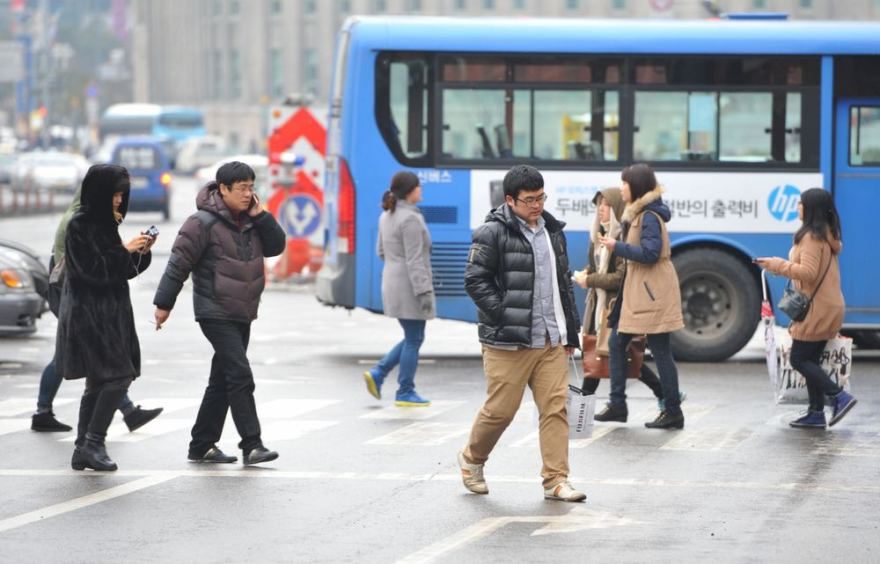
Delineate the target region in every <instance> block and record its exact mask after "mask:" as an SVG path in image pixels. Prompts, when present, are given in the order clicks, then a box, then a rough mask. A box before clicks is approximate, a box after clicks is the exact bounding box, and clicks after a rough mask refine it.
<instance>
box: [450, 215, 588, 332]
mask: <svg viewBox="0 0 880 564" xmlns="http://www.w3.org/2000/svg"><path fill="white" fill-rule="evenodd" d="M543 217H544V222H545V224H544V226H545V230H546V232H547V233H548V234H549V236H550V241H551V243H552V245H553V252H554V254H555V255H556V275H557V279H558V281H559V294H560V299H561V301H562V309H563V310H565V312H564V313H565V321H566V331H567V333H568V342H567V343H566V345H567V346H570V347H578V346H579V344H578V333H579V331H580V322H579V321H578V312H577V307H576V306H575V301H574V291H573V290H572V287H571V272H569V267H568V251H567V247H566V241H565V234H563V233H562V228H563V227H565V223H563V222H561V221H558V220H557V219H556V218H554V217H553V216H552V215H550V214H549V213H547V212H546V211H545V212H544V213H543ZM534 283H535V258H534V255H533V253H532V246H531V244H530V243H529V241H528V239H526V237H525V235H523V233H522V231H521V229H520V224H519V221H518V220H517V219H516V216H515V215H514V214H513V212H512V211H511V210H510V207H509V206H508V205H507V204H501V205H500V206H498V207H497V208H496V209H494V210H492V211H491V212H489V215H488V216H486V222H485V223H484V224H483V225H481V226H480V227H478V228H477V229H475V230H474V233H473V243H472V244H471V249H470V252H469V253H468V264H467V267H466V268H465V273H464V286H465V290H467V293H468V295H469V296H470V297H471V299H472V300H474V303H475V304H476V305H477V317H478V319H479V329H478V331H479V337H480V342H482V343H486V344H488V345H503V346H510V345H517V346H522V347H528V346H529V345H530V344H531V331H532V293H533V290H534Z"/></svg>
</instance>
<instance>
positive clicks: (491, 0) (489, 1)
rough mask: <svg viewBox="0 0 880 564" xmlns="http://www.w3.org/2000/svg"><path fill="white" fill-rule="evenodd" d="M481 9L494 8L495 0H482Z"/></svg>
mask: <svg viewBox="0 0 880 564" xmlns="http://www.w3.org/2000/svg"><path fill="white" fill-rule="evenodd" d="M483 9H484V10H494V9H495V0H483Z"/></svg>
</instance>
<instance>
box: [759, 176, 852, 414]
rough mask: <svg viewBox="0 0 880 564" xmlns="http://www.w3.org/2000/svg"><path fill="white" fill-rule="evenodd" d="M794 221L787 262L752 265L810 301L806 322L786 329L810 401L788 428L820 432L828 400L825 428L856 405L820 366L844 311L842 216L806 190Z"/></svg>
mask: <svg viewBox="0 0 880 564" xmlns="http://www.w3.org/2000/svg"><path fill="white" fill-rule="evenodd" d="M798 217H799V218H800V220H801V227H800V229H798V230H797V232H796V233H795V234H794V246H792V248H791V250H790V251H789V253H788V260H785V259H783V258H781V257H761V258H756V259H755V262H756V263H757V264H758V265H760V266H761V268H764V269H766V270H767V271H768V272H772V273H773V274H779V275H782V276H785V277H786V278H789V279H790V280H792V281H793V282H794V286H795V288H796V289H797V290H799V291H800V292H803V293H804V294H806V295H807V296H809V297H811V298H812V303H811V304H810V308H809V309H808V310H807V315H806V317H805V318H804V319H802V320H801V321H792V323H791V325H789V327H788V332H789V333H790V334H791V340H792V343H791V366H792V368H794V369H795V370H797V371H798V372H800V373H801V374H802V375H803V376H804V379H805V380H806V381H807V393H808V394H809V398H810V403H809V408H808V410H807V413H806V414H805V415H803V416H802V417H800V418H798V419H795V420H794V421H791V422H790V423H789V425H791V426H792V427H795V428H808V429H809V428H819V429H824V428H825V426H826V422H825V398H826V397H827V398H829V399H830V402H831V408H832V411H831V419H830V420H829V421H828V422H827V425H828V426H832V425H835V424H837V423H838V422H839V421H840V420H841V419H843V417H844V416H845V415H846V414H847V413H849V411H850V410H851V409H852V408H853V406H855V404H856V398H854V397H853V396H852V395H851V394H849V393H848V392H846V391H844V390H843V389H842V388H841V387H840V386H839V385H837V383H835V382H834V380H832V379H831V378H830V377H829V376H828V374H826V373H825V371H824V370H822V367H821V365H820V363H819V358H820V357H821V355H822V351H823V350H825V344H826V343H827V342H828V339H833V338H834V337H836V336H837V333H838V331H840V327H841V326H842V325H843V314H844V307H845V306H844V301H843V292H841V290H840V265H839V263H838V258H837V257H838V256H839V255H840V252H841V250H842V249H843V242H842V236H841V226H840V216H839V215H838V214H837V208H836V207H835V206H834V199H833V198H832V197H831V194H829V193H828V192H826V191H825V190H823V189H822V188H810V189H809V190H807V191H805V192H804V193H803V194H801V201H800V203H799V204H798Z"/></svg>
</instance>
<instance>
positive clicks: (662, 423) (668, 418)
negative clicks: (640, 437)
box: [645, 411, 684, 429]
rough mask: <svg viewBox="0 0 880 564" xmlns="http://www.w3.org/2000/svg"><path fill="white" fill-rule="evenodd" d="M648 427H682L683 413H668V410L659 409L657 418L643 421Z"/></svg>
mask: <svg viewBox="0 0 880 564" xmlns="http://www.w3.org/2000/svg"><path fill="white" fill-rule="evenodd" d="M645 427H647V428H648V429H684V413H682V412H680V411H679V412H678V413H677V414H670V413H669V412H668V411H661V412H660V415H658V416H657V419H655V420H653V421H648V422H647V423H645Z"/></svg>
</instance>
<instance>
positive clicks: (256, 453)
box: [153, 161, 287, 464]
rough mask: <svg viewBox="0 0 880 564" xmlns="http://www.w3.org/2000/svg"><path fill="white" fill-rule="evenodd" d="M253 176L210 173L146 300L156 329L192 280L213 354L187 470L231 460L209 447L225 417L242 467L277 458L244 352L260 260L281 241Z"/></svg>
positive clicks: (226, 168) (233, 167)
mask: <svg viewBox="0 0 880 564" xmlns="http://www.w3.org/2000/svg"><path fill="white" fill-rule="evenodd" d="M254 176H255V175H254V171H253V169H252V168H251V167H250V166H248V165H246V164H244V163H242V162H238V161H233V162H230V163H226V164H224V165H223V166H221V167H220V168H219V169H218V170H217V177H216V178H217V180H216V182H211V183H209V184H208V185H206V186H205V187H204V188H202V190H201V191H200V192H199V195H198V196H197V197H196V206H197V207H198V208H199V211H198V212H196V213H194V214H193V215H191V216H190V217H189V218H187V220H186V221H185V222H184V224H183V226H182V227H181V228H180V232H179V233H178V234H177V239H175V240H174V246H173V247H172V248H171V258H170V259H168V266H167V267H166V268H165V274H164V275H163V276H162V280H161V281H160V282H159V288H158V289H157V290H156V297H155V298H154V299H153V303H154V304H155V305H156V329H160V328H161V327H162V324H163V323H165V322H166V321H167V320H168V316H169V315H170V314H171V309H172V308H173V307H174V303H175V301H176V300H177V295H178V294H179V293H180V289H181V288H182V287H183V282H184V281H185V280H186V279H187V277H188V276H189V275H190V273H192V275H193V309H194V310H195V314H196V321H198V322H199V325H200V326H201V328H202V333H204V334H205V337H207V338H208V340H209V341H210V342H211V346H212V347H213V348H214V358H213V360H212V361H211V377H210V380H209V381H208V387H207V389H206V390H205V395H204V397H203V398H202V405H201V407H200V408H199V414H198V416H196V422H195V425H193V428H192V441H191V442H190V444H189V456H188V458H189V459H190V460H192V461H194V462H224V463H229V462H235V461H236V460H237V459H236V457H234V456H230V455H227V454H225V453H223V452H222V451H221V450H220V449H219V448H217V444H216V443H217V441H219V440H220V435H221V434H222V433H223V423H224V422H225V421H226V412H227V411H228V410H231V411H232V420H233V421H234V422H235V427H236V429H237V430H238V434H239V435H240V436H241V442H240V443H239V447H240V448H241V449H242V453H243V455H244V463H245V464H257V463H259V462H268V461H270V460H274V459H276V458H278V453H277V452H275V451H271V450H269V449H267V448H265V447H264V446H263V442H262V439H261V437H260V433H261V431H260V421H259V419H258V418H257V408H256V404H255V402H254V375H253V372H251V366H250V362H248V358H247V347H248V341H249V339H250V334H251V322H252V321H253V320H254V319H256V318H257V309H258V308H259V305H260V296H261V295H262V294H263V287H264V285H265V280H264V269H265V267H264V264H263V257H272V256H276V255H279V254H281V252H282V251H283V250H284V246H285V245H286V241H287V239H286V236H285V234H284V230H282V229H281V226H279V225H278V222H277V221H275V218H274V217H272V215H271V214H270V213H269V212H267V211H265V210H264V209H263V206H262V204H260V201H259V200H258V199H257V197H256V194H254Z"/></svg>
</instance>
